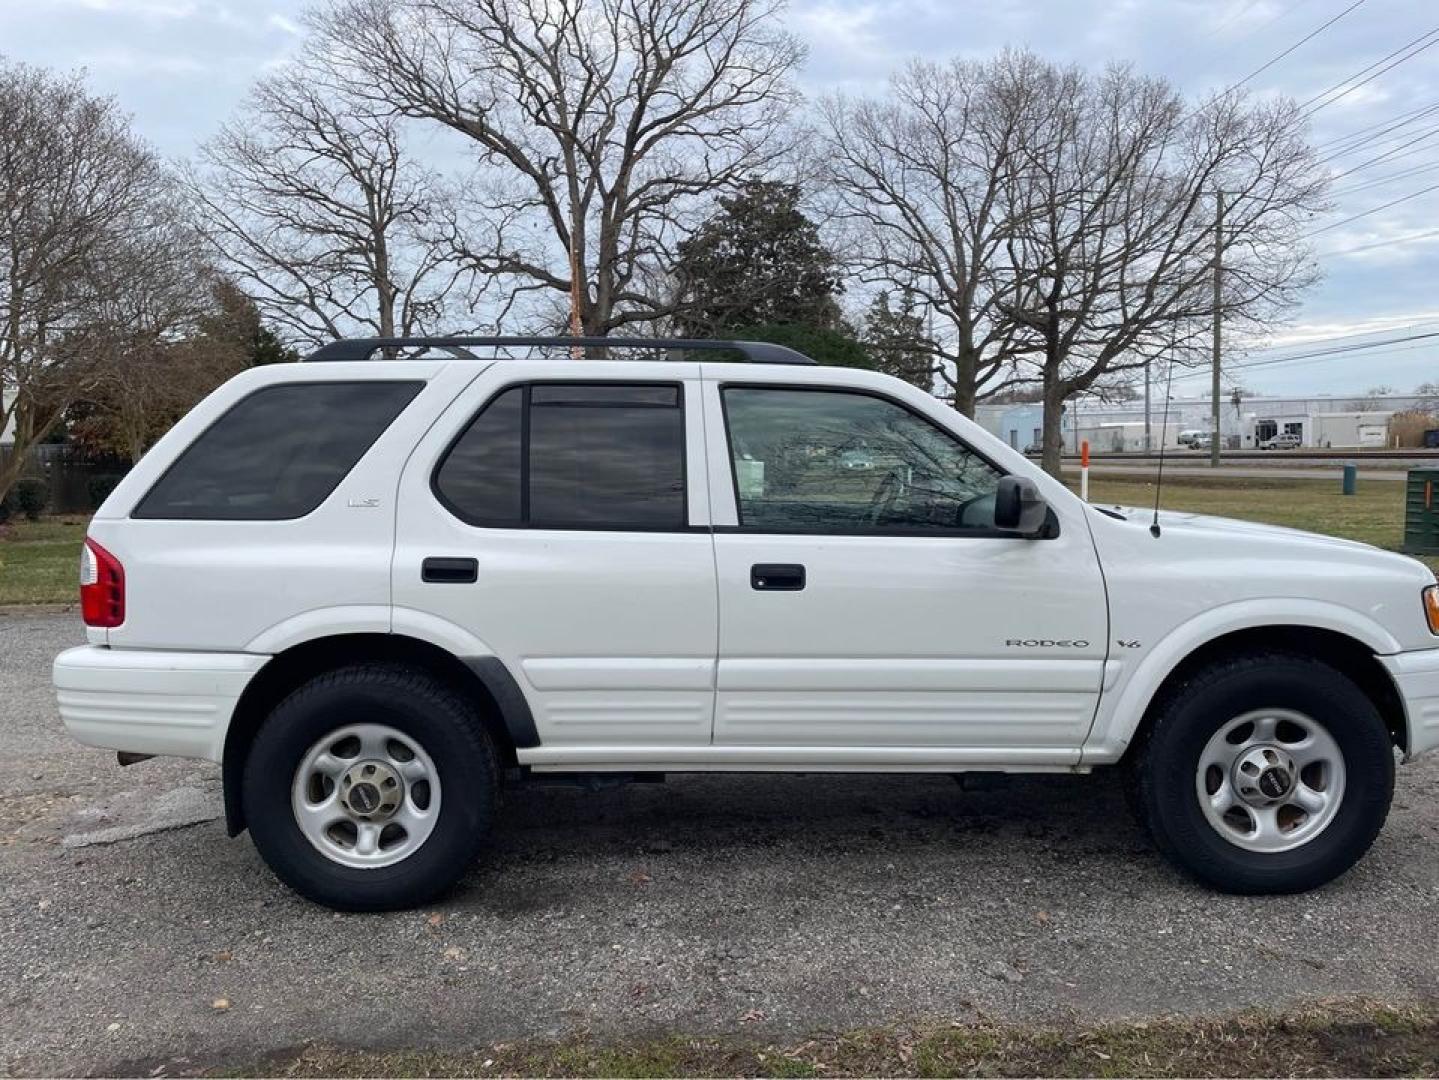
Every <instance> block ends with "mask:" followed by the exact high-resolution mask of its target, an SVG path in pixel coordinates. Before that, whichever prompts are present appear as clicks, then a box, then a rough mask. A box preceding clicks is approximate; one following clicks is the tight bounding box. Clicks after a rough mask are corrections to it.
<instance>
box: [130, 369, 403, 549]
mask: <svg viewBox="0 0 1439 1080" xmlns="http://www.w3.org/2000/svg"><path fill="white" fill-rule="evenodd" d="M423 386H424V383H422V382H370V381H365V382H322V383H282V384H279V385H277V386H267V387H265V388H264V389H263V390H257V391H255V393H253V394H251V395H250V396H249V397H247V398H244V399H243V400H241V401H239V402H237V403H236V404H235V405H234V406H233V407H232V408H231V409H230V411H229V412H227V413H225V415H223V416H222V417H220V419H218V420H216V421H215V422H214V423H213V424H211V425H210V426H209V427H208V428H206V429H205V431H204V432H202V433H201V434H200V436H199V437H198V438H197V439H196V440H195V441H194V442H193V443H191V444H190V445H189V447H187V448H186V449H185V451H184V452H183V453H182V454H181V455H180V456H179V457H178V458H176V460H175V463H174V464H173V465H171V466H170V468H169V469H168V470H167V471H166V472H165V474H164V475H163V476H161V477H160V479H159V480H157V481H156V482H155V486H154V487H152V488H151V489H150V491H149V493H148V494H146V496H145V497H144V498H143V499H142V500H141V501H140V505H139V506H137V507H136V508H135V512H134V515H133V516H135V517H137V518H180V519H201V520H211V521H283V520H286V519H289V518H297V517H303V516H304V515H306V514H308V513H309V512H310V511H312V510H314V509H315V507H317V506H319V505H320V503H322V502H324V501H325V498H326V497H327V496H328V495H329V494H330V492H332V491H334V490H335V487H336V485H338V484H339V482H340V481H341V480H343V479H344V478H345V476H346V475H347V474H348V473H349V471H350V470H351V469H352V468H354V466H355V462H357V461H359V460H360V457H361V455H363V454H364V452H365V451H366V450H368V449H369V448H370V446H371V444H373V443H374V441H375V440H376V439H377V438H379V436H380V433H381V432H383V431H384V430H385V428H387V427H389V425H390V423H391V421H393V420H394V419H395V417H396V416H398V415H399V414H400V412H401V410H403V409H404V407H405V406H406V405H408V404H409V403H410V401H411V400H412V399H413V398H414V396H415V395H416V394H418V393H419V392H420V389H421V387H423Z"/></svg>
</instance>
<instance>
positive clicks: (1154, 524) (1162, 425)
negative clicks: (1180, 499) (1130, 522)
mask: <svg viewBox="0 0 1439 1080" xmlns="http://www.w3.org/2000/svg"><path fill="white" fill-rule="evenodd" d="M1173 386H1174V335H1173V332H1171V334H1170V338H1169V374H1168V376H1166V378H1165V381H1164V419H1163V420H1161V421H1160V422H1159V472H1158V474H1157V475H1156V476H1155V478H1154V520H1153V521H1151V522H1150V523H1149V535H1150V536H1152V537H1154V538H1155V539H1156V540H1157V539H1158V538H1159V493H1160V492H1161V491H1162V490H1163V489H1164V443H1165V441H1166V440H1167V439H1168V437H1169V391H1170V390H1171V389H1172V388H1173ZM1216 437H1217V436H1216Z"/></svg>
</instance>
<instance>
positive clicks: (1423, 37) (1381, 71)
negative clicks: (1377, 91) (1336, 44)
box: [1299, 26, 1439, 117]
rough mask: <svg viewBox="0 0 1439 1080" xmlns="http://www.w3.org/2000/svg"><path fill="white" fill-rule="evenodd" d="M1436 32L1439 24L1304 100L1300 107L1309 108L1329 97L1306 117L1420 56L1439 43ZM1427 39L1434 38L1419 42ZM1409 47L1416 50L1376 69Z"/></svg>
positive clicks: (1438, 32)
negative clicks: (1350, 83) (1422, 43)
mask: <svg viewBox="0 0 1439 1080" xmlns="http://www.w3.org/2000/svg"><path fill="white" fill-rule="evenodd" d="M1436 34H1439V26H1436V27H1435V28H1434V29H1432V30H1430V31H1428V32H1427V33H1424V34H1420V35H1419V36H1418V37H1417V38H1415V39H1414V40H1413V41H1411V42H1409V43H1408V44H1406V45H1401V46H1400V47H1399V48H1397V49H1395V50H1394V51H1393V52H1391V53H1390V54H1389V55H1388V56H1383V57H1380V58H1379V59H1378V60H1376V61H1374V63H1372V64H1370V65H1369V66H1368V67H1366V68H1363V69H1361V70H1359V71H1356V72H1355V73H1354V74H1353V75H1350V76H1348V77H1347V78H1345V79H1341V80H1340V81H1339V82H1337V83H1335V84H1334V85H1333V86H1331V87H1329V89H1328V90H1324V91H1321V92H1320V93H1318V94H1316V95H1314V97H1312V98H1310V99H1309V100H1308V101H1306V102H1304V104H1302V105H1300V106H1299V108H1300V109H1301V110H1303V109H1306V108H1308V106H1310V105H1312V104H1313V103H1314V102H1316V101H1319V99H1320V98H1328V100H1327V101H1320V103H1319V104H1318V105H1315V106H1314V108H1312V109H1309V111H1308V112H1305V113H1303V115H1304V116H1306V117H1308V116H1313V115H1314V114H1315V113H1317V112H1318V111H1319V110H1320V109H1325V108H1328V107H1329V106H1330V105H1333V104H1334V103H1335V102H1336V101H1339V100H1340V99H1342V98H1344V97H1347V96H1348V95H1349V94H1352V93H1353V92H1354V91H1355V90H1358V89H1359V88H1360V87H1361V86H1364V85H1366V84H1368V83H1370V82H1373V81H1374V80H1375V79H1377V78H1379V76H1380V75H1383V74H1384V73H1385V72H1386V71H1390V70H1392V69H1394V68H1396V67H1398V66H1399V65H1400V64H1402V63H1404V62H1405V61H1406V60H1412V59H1414V57H1416V56H1418V55H1419V54H1420V53H1421V52H1423V51H1424V50H1425V49H1428V48H1431V47H1433V46H1434V45H1439V38H1436V37H1435V35H1436ZM1426 39H1432V40H1429V41H1428V43H1427V44H1424V45H1419V43H1420V42H1421V41H1425V40H1426ZM1416 45H1419V47H1418V48H1414V46H1416ZM1409 49H1413V50H1414V51H1413V52H1409V53H1408V55H1406V56H1400V57H1399V59H1397V60H1395V61H1394V62H1393V63H1392V64H1389V65H1388V66H1387V67H1383V68H1379V70H1378V71H1374V69H1375V68H1376V67H1379V65H1380V64H1383V63H1384V62H1385V61H1386V60H1390V59H1392V58H1393V57H1395V56H1399V54H1400V53H1403V52H1406V51H1407V50H1409ZM1371 71H1373V74H1372V75H1369V76H1368V77H1367V78H1364V79H1360V81H1359V82H1356V83H1354V84H1353V85H1352V86H1348V87H1347V88H1346V89H1345V90H1344V91H1343V92H1342V93H1339V94H1335V95H1334V96H1333V97H1328V95H1329V94H1331V93H1333V92H1334V91H1335V90H1338V89H1339V88H1340V87H1341V86H1345V84H1346V83H1349V82H1351V81H1352V80H1354V79H1358V78H1359V76H1361V75H1364V74H1366V73H1367V72H1371Z"/></svg>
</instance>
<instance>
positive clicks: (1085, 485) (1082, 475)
mask: <svg viewBox="0 0 1439 1080" xmlns="http://www.w3.org/2000/svg"><path fill="white" fill-rule="evenodd" d="M1079 497H1080V498H1081V499H1083V500H1084V501H1085V502H1088V501H1089V440H1088V439H1085V440H1084V441H1083V442H1082V443H1080V444H1079Z"/></svg>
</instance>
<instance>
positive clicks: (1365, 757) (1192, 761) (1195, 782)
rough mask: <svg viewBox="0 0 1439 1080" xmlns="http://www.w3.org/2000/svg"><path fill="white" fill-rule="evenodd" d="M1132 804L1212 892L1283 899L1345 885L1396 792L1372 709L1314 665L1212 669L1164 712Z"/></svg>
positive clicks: (1298, 659) (1239, 662)
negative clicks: (1341, 879) (1339, 882)
mask: <svg viewBox="0 0 1439 1080" xmlns="http://www.w3.org/2000/svg"><path fill="white" fill-rule="evenodd" d="M1132 779H1133V793H1134V797H1135V803H1136V804H1137V807H1138V809H1139V811H1140V814H1141V816H1142V818H1143V819H1144V821H1145V824H1146V825H1147V826H1148V828H1149V831H1150V833H1151V835H1152V836H1153V837H1154V840H1155V843H1156V844H1157V846H1158V847H1159V849H1160V850H1161V851H1162V852H1163V853H1164V854H1165V855H1166V856H1167V857H1168V858H1169V859H1170V860H1171V861H1172V862H1174V863H1175V864H1177V865H1178V866H1179V867H1181V868H1182V869H1184V870H1186V871H1187V872H1189V873H1190V874H1192V875H1193V876H1194V877H1196V878H1198V879H1200V880H1201V881H1203V882H1205V883H1206V884H1209V885H1211V886H1213V887H1215V888H1218V889H1222V890H1224V891H1226V892H1237V893H1284V892H1298V891H1302V890H1304V889H1311V888H1315V887H1317V886H1319V885H1322V884H1324V883H1325V882H1327V881H1330V880H1332V879H1334V878H1336V877H1338V876H1339V875H1340V874H1342V873H1344V872H1345V871H1346V870H1348V869H1349V868H1350V867H1351V866H1353V865H1354V864H1355V863H1356V862H1357V861H1358V860H1359V859H1360V857H1362V856H1363V854H1364V853H1365V852H1366V851H1367V850H1368V849H1369V846H1370V845H1371V844H1372V843H1373V842H1374V838H1375V837H1376V836H1377V835H1378V833H1379V830H1380V828H1381V827H1382V826H1383V824H1384V819H1385V817H1386V816H1387V815H1388V812H1389V802H1390V799H1391V797H1392V795H1393V790H1394V752H1393V746H1392V744H1391V742H1390V739H1389V732H1388V730H1387V729H1386V728H1385V726H1384V721H1383V719H1382V718H1381V717H1380V716H1379V713H1378V711H1377V710H1376V709H1375V707H1374V704H1373V703H1372V702H1371V701H1370V700H1369V698H1368V697H1367V696H1366V695H1365V694H1364V693H1363V691H1361V690H1360V689H1359V688H1358V687H1357V686H1356V685H1355V684H1354V683H1353V682H1352V681H1351V680H1350V679H1349V678H1347V677H1346V676H1345V675H1343V674H1342V673H1341V672H1338V671H1336V670H1334V669H1333V668H1331V667H1329V666H1328V665H1326V664H1323V663H1320V662H1319V661H1317V660H1314V659H1312V658H1310V657H1306V656H1301V655H1295V654H1288V653H1270V654H1265V655H1260V656H1254V657H1246V658H1243V659H1238V658H1235V659H1230V660H1226V661H1221V662H1217V663H1215V664H1213V665H1211V666H1209V667H1207V668H1204V669H1203V670H1201V671H1199V672H1198V673H1196V674H1195V675H1193V676H1192V677H1190V678H1188V679H1186V680H1185V681H1184V682H1183V683H1182V684H1181V685H1179V686H1177V687H1175V688H1174V689H1173V690H1172V691H1171V692H1170V693H1169V694H1168V695H1167V696H1166V697H1165V699H1164V700H1162V701H1161V702H1160V703H1159V704H1158V705H1157V714H1156V716H1155V717H1154V723H1153V726H1152V728H1151V729H1150V733H1149V737H1148V739H1147V741H1146V742H1145V744H1144V745H1143V746H1142V747H1141V748H1140V750H1139V753H1138V756H1137V758H1136V760H1135V762H1134V775H1133V778H1132Z"/></svg>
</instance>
